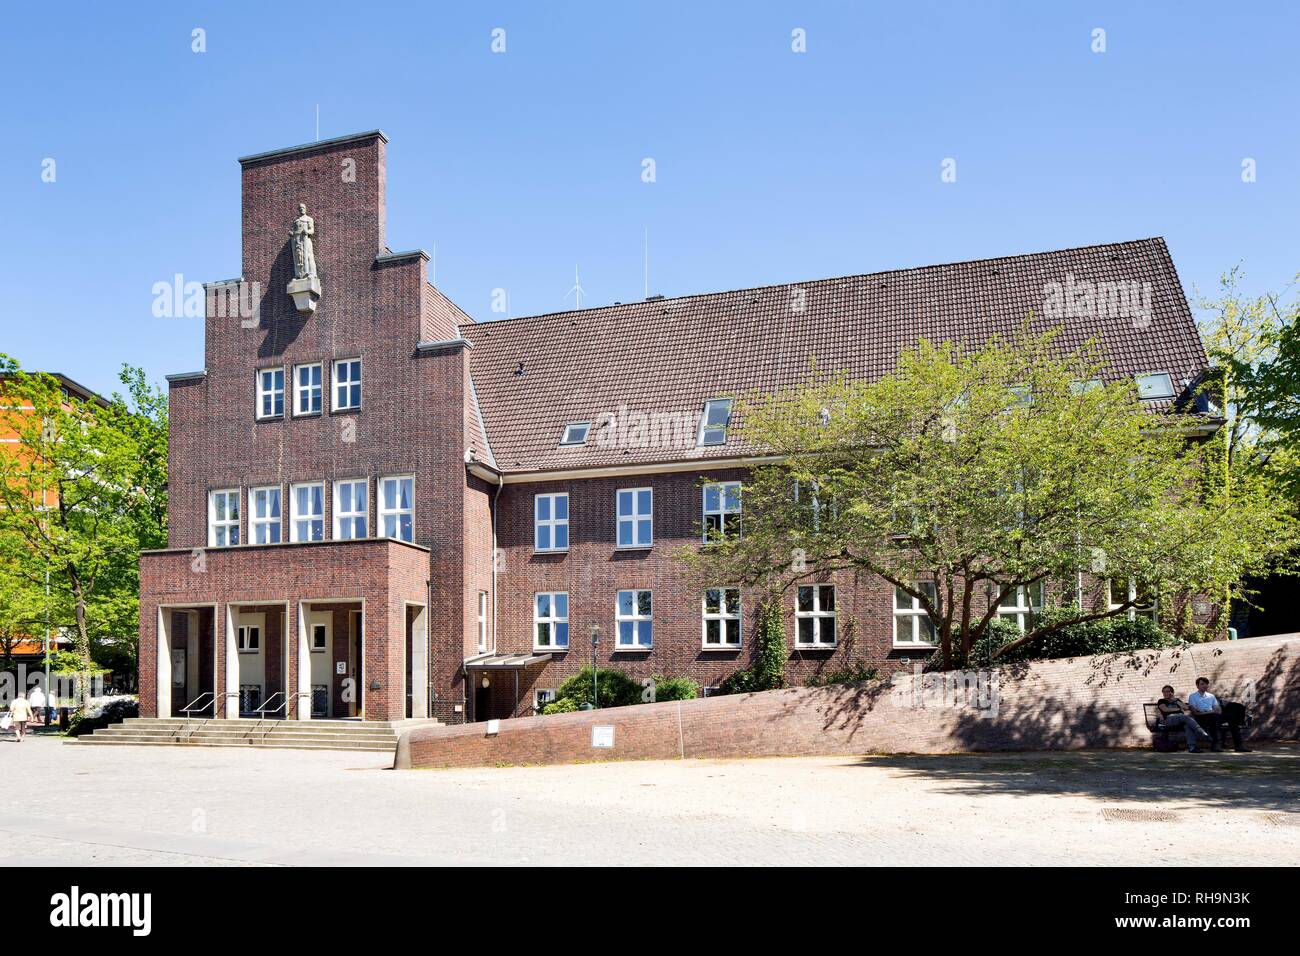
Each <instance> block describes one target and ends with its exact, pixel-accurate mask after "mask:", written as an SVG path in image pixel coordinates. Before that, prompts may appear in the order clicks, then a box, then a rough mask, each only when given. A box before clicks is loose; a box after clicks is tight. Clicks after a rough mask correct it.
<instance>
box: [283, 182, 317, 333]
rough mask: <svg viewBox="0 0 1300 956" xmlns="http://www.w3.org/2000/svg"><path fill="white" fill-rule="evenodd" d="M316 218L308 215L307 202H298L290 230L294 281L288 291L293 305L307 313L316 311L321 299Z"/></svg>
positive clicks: (301, 311)
mask: <svg viewBox="0 0 1300 956" xmlns="http://www.w3.org/2000/svg"><path fill="white" fill-rule="evenodd" d="M315 238H316V220H315V219H313V218H312V217H311V216H309V215H307V204H306V203H299V204H298V218H297V219H295V220H294V221H293V228H291V229H290V230H289V242H290V244H291V245H292V246H293V281H292V282H290V283H289V288H288V290H287V291H288V293H289V295H290V296H292V297H293V307H294V308H295V309H297V310H298V311H299V312H300V313H302V314H304V315H306V314H307V313H309V312H315V311H316V302H317V301H318V300H319V299H320V279H319V278H318V277H317V275H316V249H315Z"/></svg>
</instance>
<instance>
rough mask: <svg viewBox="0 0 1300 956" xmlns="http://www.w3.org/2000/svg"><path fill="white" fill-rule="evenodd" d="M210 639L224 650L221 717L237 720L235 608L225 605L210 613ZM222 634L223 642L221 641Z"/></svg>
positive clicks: (237, 679)
mask: <svg viewBox="0 0 1300 956" xmlns="http://www.w3.org/2000/svg"><path fill="white" fill-rule="evenodd" d="M212 629H213V631H214V632H215V633H214V634H213V635H212V639H213V640H214V641H217V643H218V644H219V645H220V646H223V647H225V649H226V664H225V666H226V691H225V695H226V700H225V708H224V709H223V711H222V716H224V717H225V719H226V720H238V719H239V631H238V629H237V628H236V627H235V608H234V606H233V605H230V604H227V605H226V606H225V608H224V613H223V609H222V608H220V607H218V608H216V609H215V610H214V611H213V612H212ZM223 633H224V638H225V640H224V641H223V640H222V637H223Z"/></svg>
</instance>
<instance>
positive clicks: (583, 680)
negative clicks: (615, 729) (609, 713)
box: [543, 667, 641, 713]
mask: <svg viewBox="0 0 1300 956" xmlns="http://www.w3.org/2000/svg"><path fill="white" fill-rule="evenodd" d="M597 673H598V675H599V676H598V677H597V681H598V682H599V685H600V687H599V690H600V701H599V703H600V706H601V707H627V706H629V705H631V704H639V703H641V685H640V684H638V683H637V682H636V681H634V680H633V679H632V678H630V677H628V676H627V674H625V673H623V672H622V671H620V670H615V669H614V668H612V667H602V668H601V669H600V670H599V671H598V672H597ZM555 697H556V699H555V701H553V704H558V703H559V702H560V701H562V700H571V701H572V702H573V708H572V709H573V710H577V709H578V707H579V706H580V705H581V704H590V703H593V701H592V695H591V668H590V667H584V668H583V669H582V670H580V671H578V673H576V674H574V675H573V676H572V677H570V678H569V679H568V680H566V681H565V682H564V683H563V684H561V685H560V686H559V688H558V689H557V690H556V691H555ZM548 706H551V705H548ZM543 712H545V711H543ZM555 713H564V711H556V712H555Z"/></svg>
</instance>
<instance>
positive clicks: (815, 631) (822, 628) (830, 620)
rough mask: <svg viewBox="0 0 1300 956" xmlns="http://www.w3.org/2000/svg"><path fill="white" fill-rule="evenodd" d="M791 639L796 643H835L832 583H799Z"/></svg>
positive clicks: (829, 644)
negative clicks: (793, 629)
mask: <svg viewBox="0 0 1300 956" xmlns="http://www.w3.org/2000/svg"><path fill="white" fill-rule="evenodd" d="M794 624H795V632H794V642H795V644H796V645H797V646H799V647H834V646H835V642H836V639H837V638H836V634H835V630H836V628H835V585H833V584H801V585H800V586H799V590H798V593H797V594H796V595H795V603H794Z"/></svg>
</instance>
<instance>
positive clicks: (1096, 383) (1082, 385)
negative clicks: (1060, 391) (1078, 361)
mask: <svg viewBox="0 0 1300 956" xmlns="http://www.w3.org/2000/svg"><path fill="white" fill-rule="evenodd" d="M1094 388H1101V379H1099V378H1089V379H1084V380H1083V381H1081V382H1071V383H1070V394H1072V395H1082V394H1084V393H1085V392H1091V391H1092V390H1093V389H1094Z"/></svg>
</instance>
